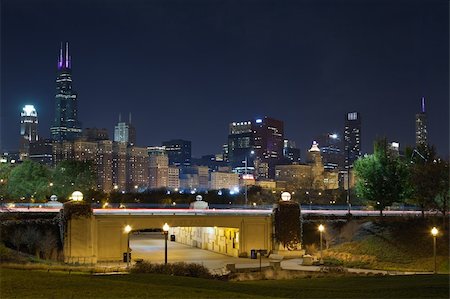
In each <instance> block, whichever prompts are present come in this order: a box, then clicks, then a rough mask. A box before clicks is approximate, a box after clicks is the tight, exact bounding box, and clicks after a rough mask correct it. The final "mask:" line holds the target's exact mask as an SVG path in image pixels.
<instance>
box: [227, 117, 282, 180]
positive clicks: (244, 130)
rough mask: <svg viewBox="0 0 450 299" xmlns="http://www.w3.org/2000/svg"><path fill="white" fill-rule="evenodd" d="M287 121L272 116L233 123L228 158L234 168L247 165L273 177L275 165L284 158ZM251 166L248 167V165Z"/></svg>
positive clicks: (265, 175)
mask: <svg viewBox="0 0 450 299" xmlns="http://www.w3.org/2000/svg"><path fill="white" fill-rule="evenodd" d="M283 145H284V124H283V122H282V121H280V120H276V119H273V118H270V117H264V118H258V119H255V120H254V121H244V122H233V123H231V124H230V126H229V135H228V159H229V162H230V166H231V167H233V168H236V167H242V166H243V165H244V164H243V162H242V161H246V163H247V166H253V165H254V162H255V164H258V165H255V167H256V168H257V169H266V170H267V171H265V172H264V173H263V172H261V171H259V170H258V173H257V175H258V177H261V178H273V177H274V176H275V165H276V164H277V163H278V162H279V161H280V160H281V159H282V158H283ZM246 168H247V167H246Z"/></svg>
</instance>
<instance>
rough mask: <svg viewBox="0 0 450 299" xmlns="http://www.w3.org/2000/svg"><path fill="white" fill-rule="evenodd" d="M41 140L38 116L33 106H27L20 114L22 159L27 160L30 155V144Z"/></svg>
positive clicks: (20, 151)
mask: <svg viewBox="0 0 450 299" xmlns="http://www.w3.org/2000/svg"><path fill="white" fill-rule="evenodd" d="M38 140H39V136H38V115H37V112H36V109H35V108H34V106H33V105H25V106H24V107H23V108H22V112H21V113H20V146H19V153H20V159H21V160H25V159H26V158H27V157H28V156H29V154H30V143H32V142H36V141H38Z"/></svg>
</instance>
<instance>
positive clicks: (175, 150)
mask: <svg viewBox="0 0 450 299" xmlns="http://www.w3.org/2000/svg"><path fill="white" fill-rule="evenodd" d="M162 145H163V146H164V147H165V148H166V153H167V155H168V157H169V165H175V166H190V165H191V156H192V154H191V142H190V141H187V140H181V139H174V140H169V141H164V142H163V143H162Z"/></svg>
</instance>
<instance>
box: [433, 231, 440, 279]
mask: <svg viewBox="0 0 450 299" xmlns="http://www.w3.org/2000/svg"><path fill="white" fill-rule="evenodd" d="M438 233H439V231H438V229H437V228H436V227H433V228H432V229H431V234H432V235H433V257H434V274H436V272H437V271H436V269H437V267H436V237H437V235H438Z"/></svg>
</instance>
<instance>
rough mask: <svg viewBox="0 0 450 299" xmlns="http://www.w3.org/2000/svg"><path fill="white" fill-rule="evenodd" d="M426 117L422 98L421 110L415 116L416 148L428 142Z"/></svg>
mask: <svg viewBox="0 0 450 299" xmlns="http://www.w3.org/2000/svg"><path fill="white" fill-rule="evenodd" d="M427 139H428V132H427V115H426V114H425V98H424V97H422V102H421V110H420V112H419V113H417V114H416V146H419V145H426V144H427V142H428V140H427Z"/></svg>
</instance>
